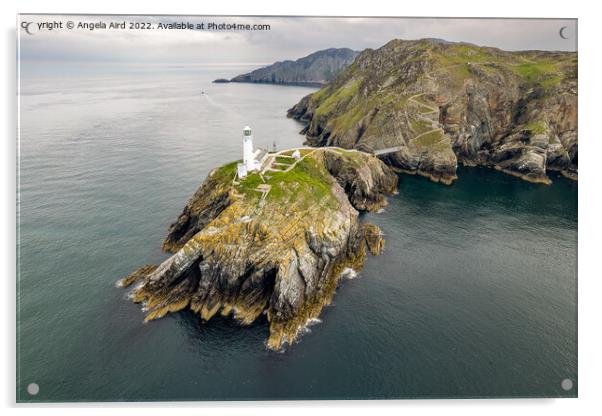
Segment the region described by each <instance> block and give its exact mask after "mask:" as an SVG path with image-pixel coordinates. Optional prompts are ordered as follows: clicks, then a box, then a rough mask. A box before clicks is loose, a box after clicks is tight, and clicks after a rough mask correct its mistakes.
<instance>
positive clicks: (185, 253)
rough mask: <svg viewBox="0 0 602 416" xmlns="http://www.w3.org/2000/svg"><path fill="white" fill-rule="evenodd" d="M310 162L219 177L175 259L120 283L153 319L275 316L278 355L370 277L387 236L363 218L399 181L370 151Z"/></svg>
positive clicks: (195, 202) (192, 209)
mask: <svg viewBox="0 0 602 416" xmlns="http://www.w3.org/2000/svg"><path fill="white" fill-rule="evenodd" d="M301 153H302V157H301V159H300V160H298V161H297V162H292V161H291V163H295V164H294V165H293V167H292V168H290V169H288V170H286V171H282V172H276V173H275V172H264V174H263V175H260V174H258V173H254V174H252V175H249V176H247V177H246V178H244V179H242V180H239V179H237V178H236V163H231V164H228V165H225V166H222V167H220V168H218V169H215V170H213V171H212V172H211V173H210V174H209V176H208V177H207V179H206V180H205V181H204V182H203V184H202V185H201V186H200V187H199V189H198V190H197V192H196V193H195V194H194V196H193V197H192V198H191V199H190V200H189V201H188V203H187V205H186V206H185V208H184V210H183V212H182V214H181V215H180V216H179V217H178V219H177V221H176V222H174V223H173V224H172V225H171V227H170V229H169V232H168V235H167V237H166V238H165V241H164V242H163V249H164V250H166V251H168V252H171V253H173V255H172V256H171V257H170V258H168V259H167V260H165V261H164V262H163V263H162V264H160V265H145V266H143V267H141V268H139V269H138V270H136V271H134V272H133V273H132V274H130V275H129V276H127V277H125V278H124V279H122V280H121V281H120V282H119V285H120V286H123V287H128V286H132V285H133V286H134V289H133V290H132V292H131V299H132V300H133V301H134V302H136V303H142V304H143V305H144V306H143V310H144V311H145V313H146V318H145V320H147V321H149V320H153V319H158V318H161V317H163V316H165V315H166V314H167V313H170V312H177V311H179V310H182V309H185V308H189V309H191V310H192V311H194V312H196V313H198V314H199V315H200V316H201V318H202V319H203V320H209V319H211V318H212V317H213V316H215V315H216V314H217V313H220V314H221V315H224V316H232V317H233V318H234V319H235V320H237V321H238V322H240V323H241V324H242V325H247V324H250V323H251V322H253V321H254V320H255V319H257V318H258V317H259V316H261V315H262V314H265V315H266V316H267V319H268V321H269V326H270V336H269V338H268V340H267V346H268V347H269V348H271V349H275V350H278V349H281V348H282V347H283V346H284V345H286V344H290V343H292V342H294V341H295V339H296V338H297V335H298V331H299V330H300V328H302V327H303V326H304V325H305V324H306V322H307V321H308V320H309V319H313V318H316V317H317V316H318V315H319V314H320V312H321V310H322V308H323V307H324V306H325V305H328V304H329V303H330V302H331V300H332V297H333V296H334V293H335V290H336V287H337V284H338V281H339V279H340V277H341V275H342V274H343V273H344V272H345V271H346V270H349V269H353V270H355V271H358V270H360V269H361V268H362V266H363V264H364V261H365V257H366V252H367V251H368V252H370V253H371V254H373V255H377V254H379V253H380V251H381V250H382V248H383V245H384V240H383V238H382V233H381V231H380V229H379V228H378V227H376V226H374V225H372V224H362V223H361V222H360V220H359V213H360V212H363V211H376V210H378V209H381V208H382V207H384V206H385V205H386V203H387V202H386V198H385V196H386V195H388V194H391V193H393V192H394V191H395V189H396V187H397V175H396V174H395V173H394V172H393V170H392V169H391V168H389V167H387V166H386V165H385V164H384V163H383V162H382V161H380V160H378V158H376V157H374V156H371V155H368V154H365V153H362V152H354V151H345V150H343V149H332V148H325V149H302V151H301ZM270 157H274V158H279V160H285V159H286V158H287V157H290V156H289V155H287V153H286V152H280V153H279V154H278V155H276V154H274V155H271V156H270ZM268 173H269V175H268ZM260 185H262V186H260ZM266 189H268V191H267V192H266V191H265V190H266Z"/></svg>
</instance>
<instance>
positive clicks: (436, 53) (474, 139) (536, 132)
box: [288, 39, 577, 183]
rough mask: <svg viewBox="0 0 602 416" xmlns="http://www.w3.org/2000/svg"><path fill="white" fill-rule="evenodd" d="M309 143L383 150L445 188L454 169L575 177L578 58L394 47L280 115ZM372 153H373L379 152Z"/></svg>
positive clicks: (394, 162) (415, 44) (533, 177)
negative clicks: (299, 125) (299, 126)
mask: <svg viewBox="0 0 602 416" xmlns="http://www.w3.org/2000/svg"><path fill="white" fill-rule="evenodd" d="M288 115H289V117H293V118H295V119H298V120H301V121H304V122H306V123H307V126H306V128H305V129H304V130H303V131H302V133H303V134H306V136H307V142H308V143H309V144H310V145H313V146H330V145H332V146H340V147H343V148H350V149H351V148H355V149H360V150H364V151H368V152H374V151H376V152H377V154H378V153H380V152H382V153H383V154H380V155H379V157H381V158H382V159H383V160H384V161H385V162H387V163H388V164H390V165H391V166H393V167H395V168H397V169H399V170H401V171H405V172H408V173H418V174H422V175H425V176H427V177H429V178H431V179H432V180H435V181H441V182H444V183H451V182H452V181H453V180H454V179H455V178H456V167H457V164H458V163H464V164H467V165H484V166H490V167H494V168H496V169H499V170H501V171H504V172H506V173H510V174H513V175H516V176H519V177H521V178H523V179H525V180H529V181H533V182H543V183H549V182H550V179H549V177H548V175H547V172H548V171H550V170H555V171H560V172H562V174H564V175H565V176H567V177H570V178H573V179H576V178H577V54H576V53H571V52H543V51H521V52H506V51H502V50H500V49H496V48H488V47H479V46H475V45H471V44H466V43H452V42H445V41H441V40H436V39H422V40H417V41H403V40H393V41H391V42H389V43H387V44H386V45H385V46H383V47H381V48H380V49H377V50H372V49H367V50H365V51H364V52H362V53H361V54H360V55H359V56H358V57H357V58H356V60H355V61H354V63H353V64H352V65H351V66H349V67H348V68H347V69H346V70H345V71H343V72H342V73H341V74H340V75H339V76H338V77H336V78H335V79H334V80H333V81H332V82H330V83H329V84H328V85H326V86H325V87H323V88H322V89H320V90H319V91H317V92H315V93H313V94H310V95H308V96H306V97H304V98H303V99H302V100H301V101H300V102H299V103H297V104H296V105H295V106H294V107H293V108H291V109H290V110H289V112H288ZM379 151H380V152H379Z"/></svg>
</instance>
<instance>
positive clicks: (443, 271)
mask: <svg viewBox="0 0 602 416" xmlns="http://www.w3.org/2000/svg"><path fill="white" fill-rule="evenodd" d="M24 69H25V70H27V68H24ZM245 69H246V68H243V67H237V68H233V67H230V68H212V67H172V68H151V69H144V68H137V69H128V70H127V71H124V70H122V69H121V68H112V69H111V70H110V71H108V72H104V73H103V75H100V74H99V73H95V72H94V71H93V70H90V71H84V74H85V75H81V72H79V71H78V70H77V68H61V69H60V70H59V71H53V72H47V73H43V74H35V73H32V74H29V73H27V76H26V77H25V78H24V79H23V80H22V84H21V94H22V96H21V143H20V190H21V192H20V200H21V205H20V214H21V216H20V230H19V231H20V247H19V249H20V259H19V266H20V274H19V281H18V289H19V299H18V313H19V315H18V317H19V321H18V325H17V330H18V334H17V335H18V361H17V390H18V391H17V395H18V399H19V400H20V401H82V400H86V401H93V400H111V401H114V400H202V399H327V398H328V399H334V398H396V397H404V398H415V397H494V396H495V397H499V396H502V397H532V396H545V397H558V396H566V397H572V396H575V395H576V389H577V350H576V339H577V338H576V319H577V315H576V267H577V254H576V247H577V184H576V183H574V182H570V181H568V180H565V179H563V178H556V177H554V182H555V183H554V184H553V185H552V186H544V185H535V184H529V183H526V182H523V181H520V180H518V179H516V178H514V177H510V176H506V175H503V174H500V173H498V172H493V171H490V170H485V169H476V168H471V169H468V168H466V169H460V171H459V177H460V179H459V180H458V181H457V182H456V183H455V184H454V185H453V186H451V187H445V186H441V185H437V184H433V183H431V182H429V181H427V180H425V179H423V178H420V177H412V176H401V177H400V186H399V194H398V195H396V196H394V197H392V198H391V199H390V204H389V206H388V207H387V208H386V210H385V211H384V212H383V213H380V214H370V215H366V216H365V217H364V219H365V220H368V221H372V222H374V223H376V224H378V225H379V226H380V227H381V228H382V229H383V231H384V232H385V234H386V240H387V243H386V249H385V251H384V253H383V254H382V255H381V256H380V257H377V258H369V259H368V261H367V263H366V266H365V268H364V269H363V271H362V272H361V273H360V275H359V276H358V277H357V278H355V279H352V280H345V281H343V282H342V283H341V285H340V287H339V289H338V291H337V295H336V297H335V302H334V304H333V305H332V306H331V307H328V308H326V309H325V310H324V312H323V313H322V316H321V317H320V319H321V321H322V322H321V323H318V324H316V325H313V326H311V327H310V328H308V331H307V334H306V335H304V336H303V337H302V338H301V340H300V342H299V343H297V344H295V345H294V346H292V347H290V348H288V349H287V350H286V351H285V352H284V353H275V352H271V351H268V350H266V348H265V346H264V341H265V339H266V338H267V335H268V328H267V323H266V322H265V321H258V322H256V323H254V324H253V325H251V326H250V327H244V328H243V327H239V326H238V325H236V324H235V323H233V322H232V321H230V320H228V319H224V318H217V319H214V320H212V321H210V322H209V323H202V322H201V321H200V319H199V318H198V317H197V316H195V315H193V314H192V313H187V312H184V313H178V314H173V315H170V316H167V317H165V318H164V319H161V320H159V321H155V322H152V323H149V324H143V323H142V320H143V314H142V312H141V311H140V309H139V307H138V306H137V305H134V304H132V303H131V302H129V301H128V300H127V299H126V292H125V291H124V290H122V289H118V288H116V287H115V281H116V280H117V279H119V278H121V277H123V276H124V275H126V274H128V273H130V272H131V271H132V270H134V269H136V268H137V267H139V266H140V265H143V264H146V263H158V262H160V261H161V260H162V259H164V258H165V257H166V255H165V254H164V253H162V252H161V251H160V244H161V241H162V238H163V236H164V235H165V233H166V231H167V227H168V226H169V224H170V222H171V221H173V220H174V219H175V218H176V216H177V215H178V214H179V212H180V211H181V209H182V207H183V205H184V204H185V202H186V200H187V199H188V197H189V196H190V195H191V194H192V193H193V192H194V190H195V189H196V188H197V186H198V185H199V184H200V182H201V181H202V180H203V178H204V177H205V175H206V174H207V173H208V171H209V170H210V169H211V168H212V167H214V166H216V165H219V164H221V163H223V162H226V161H229V160H232V159H235V158H238V157H239V153H240V150H241V149H240V129H241V127H242V126H243V125H245V124H250V125H251V126H252V127H253V128H254V133H255V138H256V141H257V142H259V143H260V144H263V145H270V146H271V145H272V142H273V141H274V140H276V142H277V145H278V147H279V148H284V147H288V146H292V145H298V144H300V143H301V142H302V137H301V136H300V135H298V134H297V133H298V131H299V129H300V125H299V124H298V123H296V122H294V121H292V120H289V119H286V118H285V117H284V114H285V111H286V109H287V108H288V107H290V106H291V105H292V104H293V103H295V102H296V101H297V100H298V99H299V98H301V97H302V96H303V95H305V94H307V93H309V92H310V91H311V90H310V89H305V88H300V87H277V86H267V85H246V84H228V85H223V84H220V85H215V84H211V83H210V82H209V81H210V80H211V79H214V78H217V77H221V76H229V75H231V76H233V75H235V74H237V73H241V72H244V70H245ZM75 74H80V75H77V76H75ZM107 74H108V75H107ZM201 91H204V94H201ZM565 378H570V379H572V380H573V381H574V385H575V387H574V388H573V390H571V391H570V392H565V391H564V390H562V388H561V386H560V383H561V381H562V380H563V379H565ZM32 382H35V383H38V384H39V386H40V392H39V394H38V395H37V396H29V395H28V394H27V392H26V386H27V385H28V384H29V383H32Z"/></svg>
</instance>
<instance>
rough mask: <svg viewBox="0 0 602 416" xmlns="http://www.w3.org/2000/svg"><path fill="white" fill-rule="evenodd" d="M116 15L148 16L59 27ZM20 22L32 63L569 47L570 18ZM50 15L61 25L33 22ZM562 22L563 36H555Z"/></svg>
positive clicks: (231, 60)
mask: <svg viewBox="0 0 602 416" xmlns="http://www.w3.org/2000/svg"><path fill="white" fill-rule="evenodd" d="M124 21H125V22H126V26H129V24H130V23H136V22H137V23H148V24H150V25H152V27H153V29H139V30H135V29H109V28H107V29H95V30H89V29H86V28H79V29H78V28H77V27H76V28H74V29H68V28H67V27H66V25H67V22H73V23H74V24H75V25H76V26H77V25H78V23H80V22H82V23H101V22H102V23H105V24H106V25H107V26H108V25H109V23H110V22H118V23H121V22H124ZM20 22H21V23H20V24H19V31H18V32H19V36H18V39H19V53H20V59H21V60H25V61H39V62H53V61H54V62H56V61H63V62H65V61H68V62H122V63H191V64H192V63H194V64H216V65H217V64H270V63H273V62H275V61H281V60H285V59H298V58H300V57H303V56H306V55H308V54H310V53H312V52H315V51H318V50H321V49H326V48H330V47H347V48H352V49H354V50H363V49H365V48H378V47H380V46H382V45H384V44H385V43H387V42H388V41H390V40H391V39H396V38H397V39H420V38H441V39H445V40H448V41H463V42H470V43H474V44H477V45H482V46H493V47H498V48H501V49H505V50H525V49H542V50H560V51H575V50H577V39H576V34H577V21H576V20H575V19H566V20H552V19H550V20H547V19H445V18H316V17H209V16H195V17H190V16H188V17H187V16H149V17H143V16H74V15H72V16H58V15H57V16H52V15H20ZM29 22H32V23H31V24H30V25H27V24H28V23H29ZM54 22H57V23H58V22H61V23H62V26H63V27H62V28H52V30H48V28H44V27H40V26H39V25H38V24H39V23H42V24H43V23H48V24H51V23H54ZM174 22H189V23H191V24H193V25H196V24H200V23H204V24H205V29H204V30H190V29H173V30H168V29H157V28H156V27H157V25H158V23H174ZM209 23H216V24H220V23H230V24H231V23H237V24H250V25H257V24H268V25H269V26H270V30H254V31H248V30H208V29H207V25H208V24H209ZM23 25H27V28H28V32H26V31H25V28H24V27H23ZM49 27H50V26H49ZM562 27H565V29H564V30H563V32H562V34H563V35H564V36H565V37H566V38H568V39H563V38H562V37H561V36H560V33H559V32H560V29H561V28H562ZM29 33H31V34H29Z"/></svg>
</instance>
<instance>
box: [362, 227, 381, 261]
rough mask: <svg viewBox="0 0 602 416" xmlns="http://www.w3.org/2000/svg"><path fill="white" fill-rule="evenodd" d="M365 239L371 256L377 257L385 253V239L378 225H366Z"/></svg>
mask: <svg viewBox="0 0 602 416" xmlns="http://www.w3.org/2000/svg"><path fill="white" fill-rule="evenodd" d="M364 238H365V239H366V246H367V247H368V250H369V251H370V254H372V255H373V256H377V255H379V254H380V253H381V252H382V251H383V248H384V247H385V239H384V238H383V233H382V231H381V230H380V228H378V227H377V226H376V225H374V224H364Z"/></svg>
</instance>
